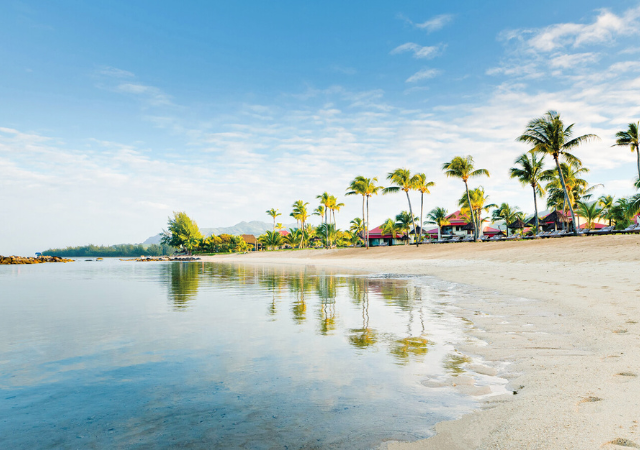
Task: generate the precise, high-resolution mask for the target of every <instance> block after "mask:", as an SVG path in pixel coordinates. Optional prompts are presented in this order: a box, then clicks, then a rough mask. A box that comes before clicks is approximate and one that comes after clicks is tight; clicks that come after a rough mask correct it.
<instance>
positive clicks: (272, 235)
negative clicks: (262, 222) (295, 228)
mask: <svg viewBox="0 0 640 450" xmlns="http://www.w3.org/2000/svg"><path fill="white" fill-rule="evenodd" d="M258 241H259V242H260V243H261V244H262V245H264V246H265V247H267V248H270V249H272V250H274V249H275V248H276V247H280V246H281V245H282V244H283V243H284V239H283V238H282V235H281V234H280V233H279V232H277V231H268V230H267V231H265V233H264V234H263V235H261V236H259V237H258Z"/></svg>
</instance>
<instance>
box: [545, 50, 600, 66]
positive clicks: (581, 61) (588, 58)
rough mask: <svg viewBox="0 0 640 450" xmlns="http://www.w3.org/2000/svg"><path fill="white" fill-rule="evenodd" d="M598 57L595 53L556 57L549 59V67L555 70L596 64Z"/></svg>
mask: <svg viewBox="0 0 640 450" xmlns="http://www.w3.org/2000/svg"><path fill="white" fill-rule="evenodd" d="M598 58H599V55H597V54H595V53H574V54H569V55H558V56H554V57H553V58H551V60H550V61H549V65H550V66H551V67H555V68H561V69H571V68H576V67H577V66H582V65H585V64H588V63H593V62H596V61H597V60H598Z"/></svg>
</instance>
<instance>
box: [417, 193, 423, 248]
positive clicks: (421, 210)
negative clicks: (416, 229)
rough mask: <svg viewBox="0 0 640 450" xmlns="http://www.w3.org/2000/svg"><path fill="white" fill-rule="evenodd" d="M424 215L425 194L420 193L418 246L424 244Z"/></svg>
mask: <svg viewBox="0 0 640 450" xmlns="http://www.w3.org/2000/svg"><path fill="white" fill-rule="evenodd" d="M422 214H424V192H421V193H420V237H419V238H418V244H417V245H420V243H421V242H422V226H423V225H424V224H423V223H422Z"/></svg>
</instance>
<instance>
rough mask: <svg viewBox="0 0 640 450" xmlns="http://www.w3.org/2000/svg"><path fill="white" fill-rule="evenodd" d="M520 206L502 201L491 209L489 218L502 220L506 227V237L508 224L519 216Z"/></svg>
mask: <svg viewBox="0 0 640 450" xmlns="http://www.w3.org/2000/svg"><path fill="white" fill-rule="evenodd" d="M520 216H521V212H520V208H518V207H517V206H511V205H509V204H508V203H502V204H501V205H500V206H498V207H497V208H496V209H494V210H493V214H492V217H491V219H492V220H493V221H494V222H496V221H498V220H504V223H505V225H506V228H507V237H508V236H509V225H511V224H512V223H513V222H515V221H516V220H518V218H520Z"/></svg>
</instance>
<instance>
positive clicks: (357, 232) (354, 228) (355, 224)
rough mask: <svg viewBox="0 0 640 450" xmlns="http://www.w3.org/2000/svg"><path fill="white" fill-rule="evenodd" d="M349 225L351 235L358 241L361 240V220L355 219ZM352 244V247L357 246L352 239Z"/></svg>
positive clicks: (362, 224) (362, 227)
mask: <svg viewBox="0 0 640 450" xmlns="http://www.w3.org/2000/svg"><path fill="white" fill-rule="evenodd" d="M349 224H350V226H349V231H350V232H351V234H352V235H354V236H357V237H358V238H359V239H362V238H363V237H364V222H363V221H362V219H361V218H360V217H356V218H355V219H353V220H352V221H351V222H349ZM352 243H353V244H354V245H355V244H357V240H356V241H355V242H354V240H353V239H352Z"/></svg>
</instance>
